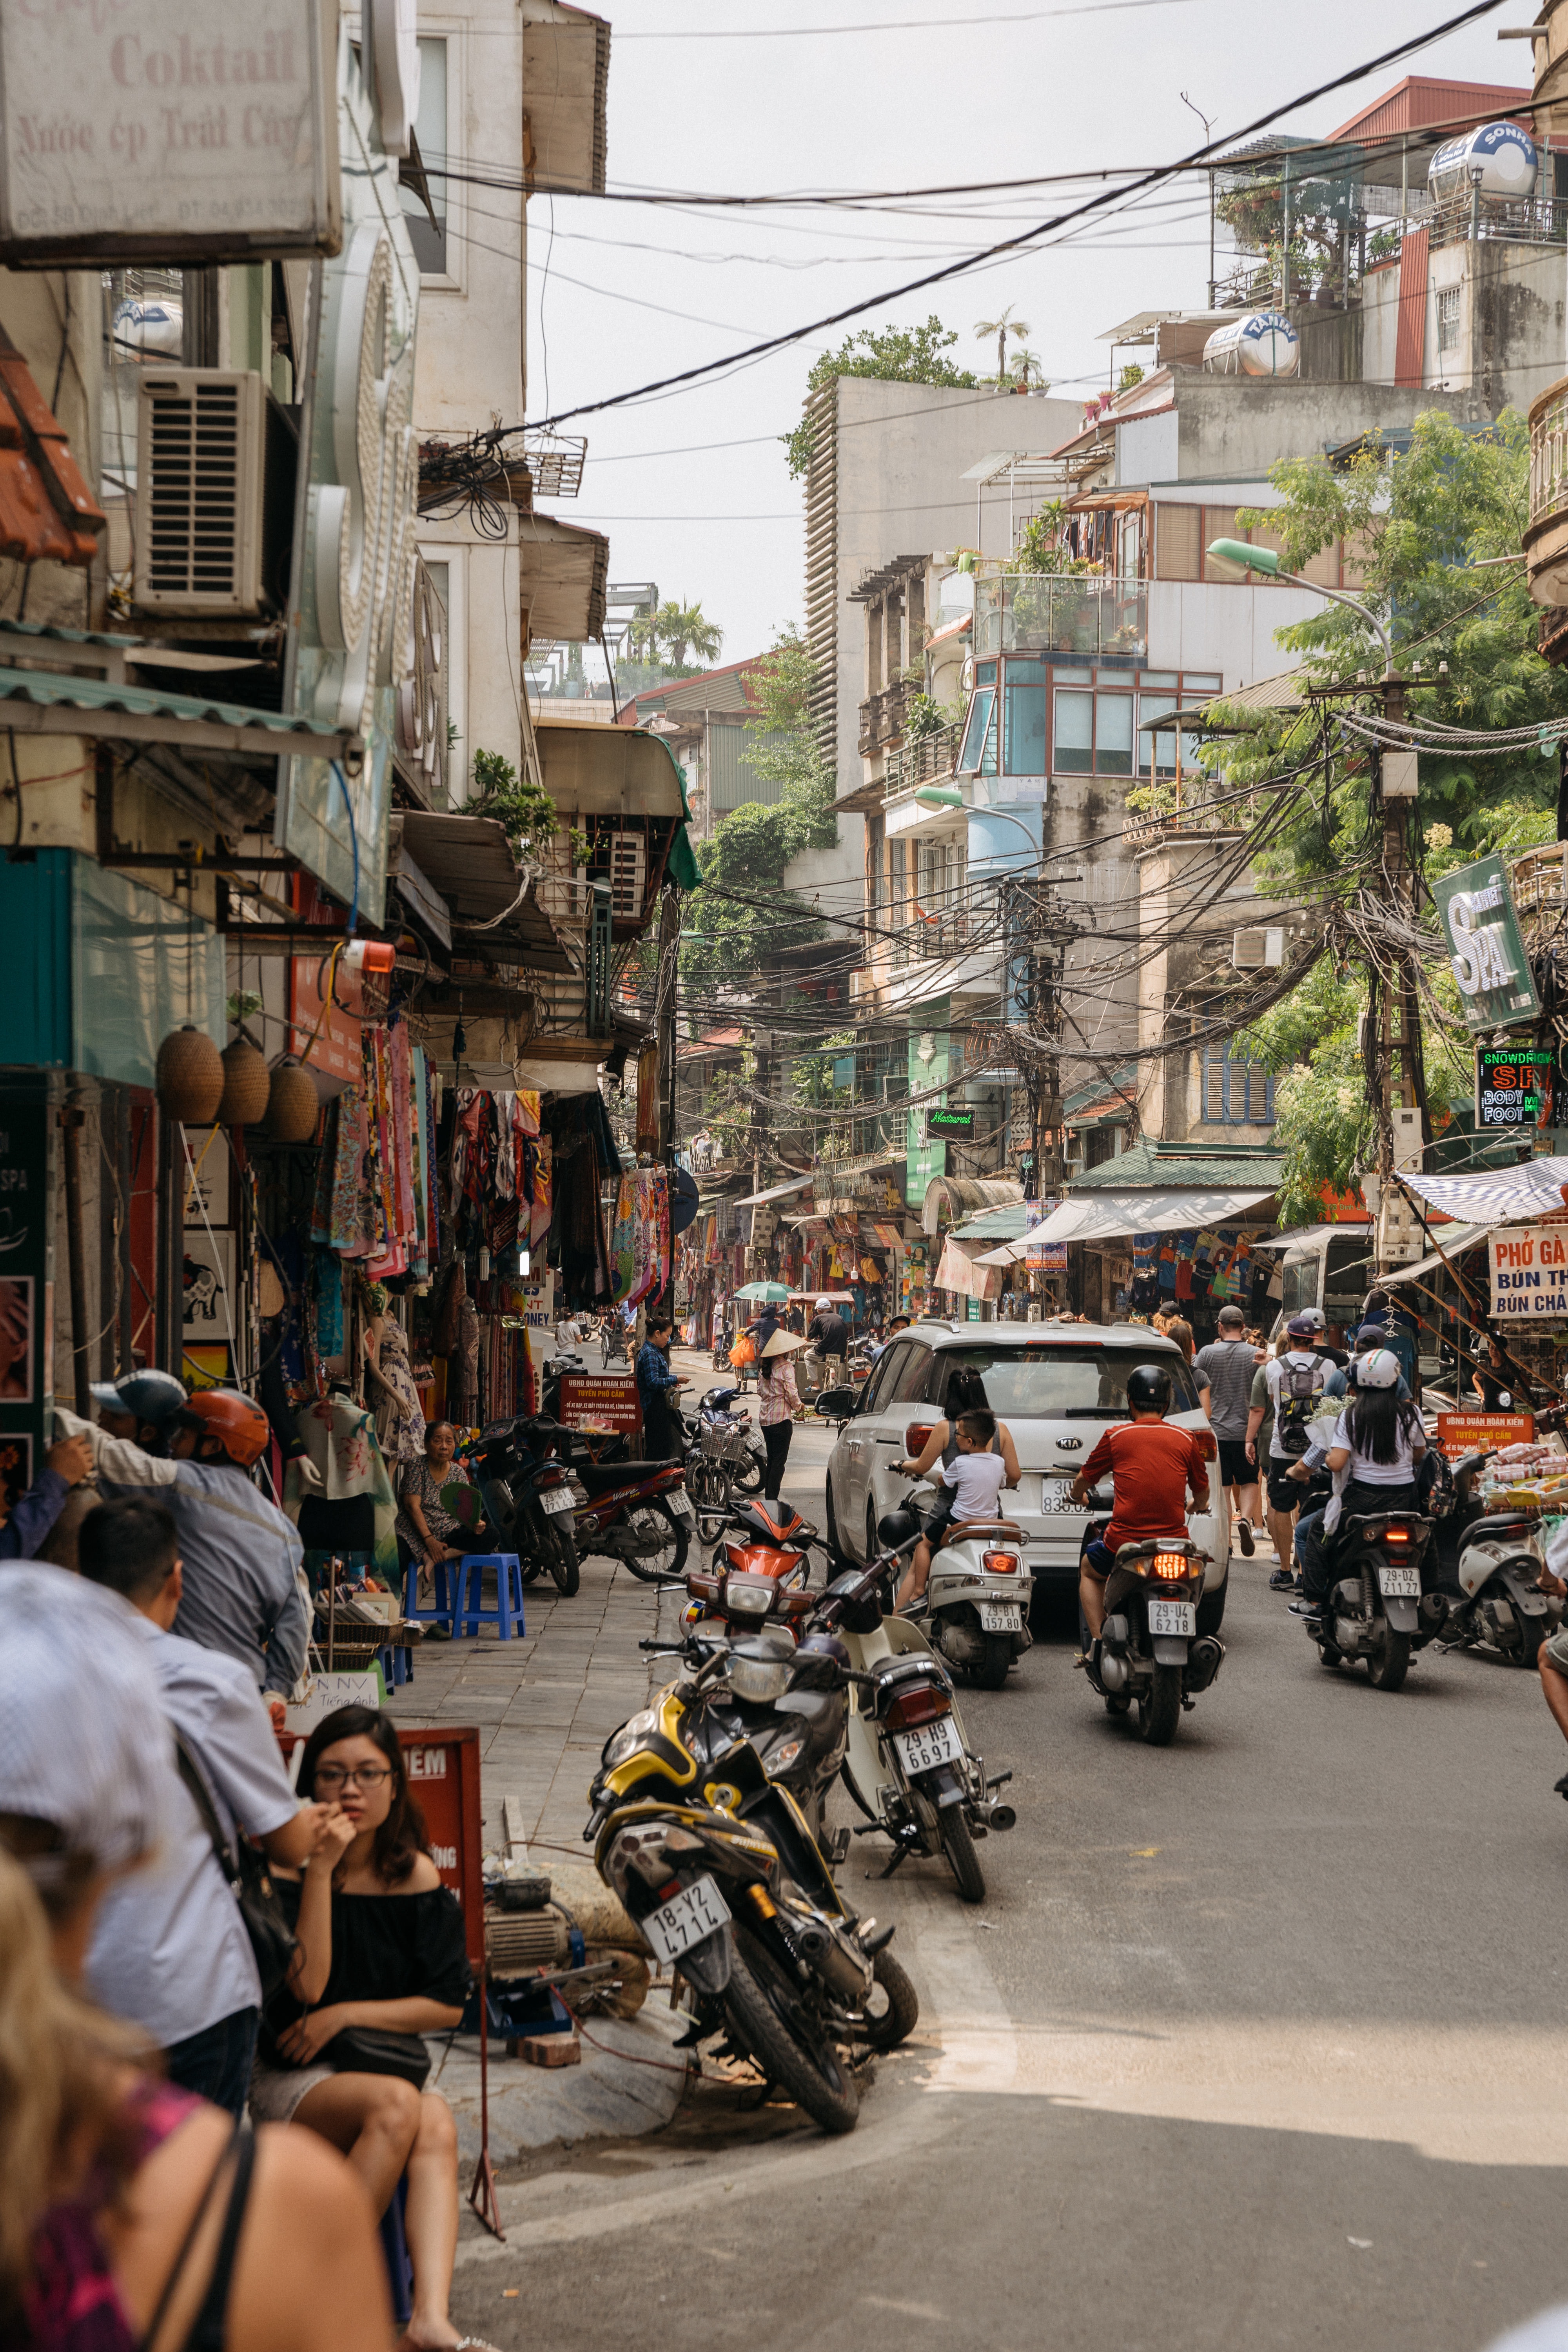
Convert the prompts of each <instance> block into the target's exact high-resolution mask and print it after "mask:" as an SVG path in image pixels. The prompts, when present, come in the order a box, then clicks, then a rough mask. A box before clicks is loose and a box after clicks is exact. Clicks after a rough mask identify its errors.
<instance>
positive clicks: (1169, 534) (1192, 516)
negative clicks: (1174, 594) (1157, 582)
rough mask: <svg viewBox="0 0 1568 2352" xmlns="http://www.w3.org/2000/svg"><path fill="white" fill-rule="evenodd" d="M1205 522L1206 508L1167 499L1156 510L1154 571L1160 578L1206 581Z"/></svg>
mask: <svg viewBox="0 0 1568 2352" xmlns="http://www.w3.org/2000/svg"><path fill="white" fill-rule="evenodd" d="M1203 523H1204V510H1203V509H1202V507H1189V506H1177V505H1176V503H1175V502H1174V500H1170V501H1166V500H1162V501H1161V503H1160V504H1159V506H1157V507H1156V508H1155V509H1154V524H1155V536H1154V569H1155V572H1156V574H1157V576H1158V577H1159V578H1160V579H1162V580H1198V579H1201V578H1202V576H1203V564H1202V558H1203Z"/></svg>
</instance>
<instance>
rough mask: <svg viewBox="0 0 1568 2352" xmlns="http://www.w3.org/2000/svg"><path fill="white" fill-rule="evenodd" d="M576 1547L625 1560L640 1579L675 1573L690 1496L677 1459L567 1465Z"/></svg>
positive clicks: (687, 1527)
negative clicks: (571, 1482) (572, 1491)
mask: <svg viewBox="0 0 1568 2352" xmlns="http://www.w3.org/2000/svg"><path fill="white" fill-rule="evenodd" d="M572 1476H573V1479H574V1483H575V1486H576V1487H577V1488H578V1490H579V1491H578V1493H577V1495H576V1496H575V1497H574V1501H575V1513H574V1529H575V1535H576V1542H577V1549H578V1551H579V1552H580V1553H582V1554H583V1555H584V1558H586V1557H587V1556H588V1555H589V1554H596V1555H598V1556H600V1557H602V1558H605V1559H618V1560H621V1561H623V1562H624V1563H625V1565H626V1567H627V1568H628V1569H629V1570H630V1571H631V1573H632V1574H633V1575H634V1576H635V1577H638V1578H640V1579H641V1580H642V1581H643V1582H644V1583H645V1584H655V1583H658V1581H659V1580H661V1579H663V1578H666V1577H671V1576H679V1574H680V1573H681V1571H682V1570H683V1569H684V1568H685V1566H686V1556H687V1553H688V1551H689V1549H690V1546H691V1525H692V1510H691V1497H690V1496H689V1495H688V1494H687V1492H686V1474H685V1467H684V1465H683V1464H681V1463H679V1462H674V1461H670V1462H626V1461H619V1462H587V1461H582V1460H577V1461H574V1463H573V1465H572Z"/></svg>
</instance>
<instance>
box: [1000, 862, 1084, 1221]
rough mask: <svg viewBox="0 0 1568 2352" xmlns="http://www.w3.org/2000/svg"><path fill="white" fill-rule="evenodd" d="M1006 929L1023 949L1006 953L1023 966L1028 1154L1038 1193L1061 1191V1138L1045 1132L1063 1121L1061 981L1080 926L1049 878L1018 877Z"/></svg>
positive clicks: (1013, 964)
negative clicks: (1050, 1139)
mask: <svg viewBox="0 0 1568 2352" xmlns="http://www.w3.org/2000/svg"><path fill="white" fill-rule="evenodd" d="M1011 895H1012V907H1011V908H1010V913H1011V916H1012V919H1011V921H1010V923H1009V929H1011V930H1013V931H1014V932H1015V934H1016V937H1017V940H1018V943H1019V947H1020V949H1021V950H1022V952H1021V953H1017V954H1015V955H1013V956H1010V957H1009V965H1010V967H1012V968H1013V969H1016V968H1017V967H1018V966H1020V965H1021V966H1022V968H1023V969H1022V973H1021V975H1020V976H1021V980H1022V985H1021V987H1020V988H1019V990H1018V994H1019V997H1020V999H1021V1006H1022V1011H1023V1013H1024V1022H1025V1027H1026V1031H1027V1034H1028V1036H1029V1040H1030V1043H1029V1046H1028V1049H1027V1051H1026V1055H1025V1057H1024V1081H1025V1085H1026V1088H1027V1090H1028V1097H1029V1154H1030V1166H1031V1168H1032V1169H1033V1171H1034V1180H1033V1181H1034V1191H1035V1194H1036V1197H1037V1199H1040V1200H1044V1199H1045V1198H1046V1197H1047V1195H1049V1194H1052V1193H1059V1192H1060V1191H1061V1188H1062V1186H1063V1184H1064V1183H1065V1182H1066V1181H1067V1170H1066V1166H1065V1164H1064V1162H1063V1160H1062V1154H1061V1146H1060V1144H1059V1142H1057V1141H1053V1142H1052V1143H1051V1145H1050V1147H1049V1150H1047V1145H1046V1138H1047V1135H1051V1136H1053V1137H1055V1136H1056V1135H1058V1133H1059V1130H1060V1128H1061V1121H1062V1086H1061V1060H1060V1045H1061V1030H1062V1010H1061V984H1062V971H1063V966H1064V964H1065V961H1066V958H1067V950H1068V945H1069V944H1070V942H1071V941H1072V940H1075V939H1076V938H1077V937H1078V931H1079V927H1078V925H1077V924H1076V923H1075V922H1074V921H1073V919H1072V918H1071V917H1070V916H1069V914H1068V910H1067V908H1066V907H1065V905H1064V904H1063V902H1062V899H1061V898H1060V896H1059V895H1058V891H1057V888H1056V886H1055V884H1054V883H1051V882H1039V881H1033V880H1031V881H1020V882H1016V883H1015V884H1014V885H1013V887H1012V894H1011Z"/></svg>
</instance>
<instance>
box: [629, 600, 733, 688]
mask: <svg viewBox="0 0 1568 2352" xmlns="http://www.w3.org/2000/svg"><path fill="white" fill-rule="evenodd" d="M647 639H648V644H649V646H650V648H654V647H658V646H663V648H664V651H665V654H666V656H667V657H668V664H669V667H670V668H671V669H677V670H679V669H685V668H687V667H688V664H687V659H686V652H687V647H688V646H689V647H690V649H691V651H692V652H693V653H694V654H695V655H696V656H697V657H698V664H699V665H706V664H707V663H709V662H711V661H713V660H714V659H715V658H716V657H717V655H718V652H719V648H720V646H721V645H722V644H723V642H724V632H723V630H722V629H721V628H717V627H715V625H714V624H713V623H712V622H711V621H710V620H709V619H708V617H707V615H706V614H705V613H704V612H703V610H702V607H701V605H700V604H677V603H675V601H674V600H673V599H671V600H670V601H669V602H668V603H666V604H661V605H660V606H659V608H658V612H657V613H655V614H653V616H652V619H651V620H650V621H649V623H648V629H647ZM694 667H695V665H694Z"/></svg>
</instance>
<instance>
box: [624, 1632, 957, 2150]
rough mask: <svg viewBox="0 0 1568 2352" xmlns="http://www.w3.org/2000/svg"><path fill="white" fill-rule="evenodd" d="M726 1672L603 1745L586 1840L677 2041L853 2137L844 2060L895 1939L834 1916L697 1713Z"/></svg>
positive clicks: (775, 1797) (851, 2081)
mask: <svg viewBox="0 0 1568 2352" xmlns="http://www.w3.org/2000/svg"><path fill="white" fill-rule="evenodd" d="M783 1671H784V1669H783V1668H782V1666H780V1667H775V1668H774V1669H773V1674H772V1675H768V1676H766V1677H764V1675H763V1672H762V1670H761V1667H760V1665H759V1672H758V1678H757V1682H756V1684H755V1685H753V1687H754V1688H755V1689H761V1688H762V1687H763V1681H764V1679H765V1680H766V1682H767V1686H768V1687H769V1689H770V1690H771V1689H772V1688H773V1683H774V1681H776V1679H777V1677H778V1675H780V1674H782V1673H783ZM732 1673H733V1666H732V1664H731V1661H730V1657H729V1653H728V1651H727V1650H724V1649H721V1650H719V1651H716V1652H715V1654H713V1655H712V1656H710V1657H709V1658H708V1659H706V1660H705V1662H704V1663H703V1664H701V1665H700V1666H699V1668H698V1670H697V1672H696V1673H695V1675H689V1676H686V1677H682V1678H681V1679H680V1680H679V1681H678V1682H676V1683H675V1684H674V1685H671V1687H670V1688H669V1689H668V1690H667V1691H666V1692H664V1693H663V1695H662V1696H660V1698H659V1699H658V1701H657V1703H656V1704H655V1705H654V1706H650V1707H647V1708H646V1709H644V1710H643V1711H642V1712H641V1713H639V1714H637V1715H634V1716H633V1717H631V1718H630V1720H629V1721H627V1722H626V1723H624V1724H623V1725H622V1726H621V1727H620V1729H619V1730H618V1731H616V1732H614V1733H613V1734H612V1735H611V1737H610V1738H609V1739H608V1740H607V1741H606V1742H605V1749H604V1753H603V1755H602V1757H601V1759H600V1765H599V1770H598V1772H597V1773H596V1774H595V1780H594V1783H593V1786H592V1788H591V1789H590V1790H589V1792H588V1801H589V1806H590V1809H591V1810H590V1812H589V1817H588V1823H587V1827H586V1828H585V1829H584V1832H583V1834H584V1839H586V1840H591V1841H592V1842H593V1844H594V1862H595V1867H596V1869H597V1870H598V1873H599V1875H600V1877H601V1878H602V1879H603V1880H604V1882H605V1885H606V1886H609V1887H611V1888H612V1889H613V1890H614V1892H615V1893H616V1895H618V1896H619V1898H620V1900H621V1902H622V1903H623V1904H624V1905H625V1906H626V1909H627V1910H628V1911H629V1912H630V1914H631V1916H632V1917H633V1918H634V1919H635V1920H636V1921H637V1925H638V1927H640V1929H641V1931H642V1934H643V1937H644V1938H645V1940H646V1941H647V1945H648V1947H649V1948H650V1950H651V1951H652V1952H653V1953H654V1955H655V1957H656V1958H658V1960H660V1961H661V1962H663V1963H664V1964H665V1965H666V1966H668V1967H669V1968H671V1969H674V1970H675V1972H676V1974H677V1976H678V1978H679V1981H680V1983H681V1985H682V1986H683V1988H684V1997H685V2000H686V2002H687V2005H688V2007H689V2009H690V2011H692V2013H693V2015H692V2025H691V2028H690V2031H689V2035H688V2037H687V2039H688V2041H689V2042H697V2041H700V2040H703V2039H705V2038H706V2037H707V2036H708V2035H709V2034H711V2033H714V2032H724V2033H725V2034H726V2035H727V2036H728V2042H729V2046H730V2047H731V2049H732V2050H734V2051H737V2052H738V2053H741V2054H742V2055H743V2056H745V2057H748V2058H750V2059H751V2060H752V2062H753V2063H755V2064H756V2065H757V2067H758V2068H759V2069H760V2071H761V2072H762V2074H763V2075H764V2076H765V2077H766V2078H767V2080H768V2081H770V2082H772V2083H776V2084H779V2085H780V2086H781V2087H782V2088H783V2089H784V2090H785V2091H787V2092H788V2094H789V2095H790V2096H791V2097H792V2098H793V2099H795V2102H796V2103H797V2104H798V2105H800V2106H801V2107H802V2108H803V2109H804V2110H805V2113H806V2114H807V2115H809V2116H811V2117H812V2119H813V2121H814V2122H816V2124H818V2125H820V2126H821V2127H822V2129H823V2130H825V2131H829V2132H846V2131H850V2130H852V2129H853V2128H854V2126H855V2123H856V2120H857V2116H858V2110H859V2090H858V2084H857V2082H856V2079H855V2075H854V2074H853V2072H852V2071H851V2067H850V2065H849V2063H848V2062H847V2059H846V2057H845V2055H844V2051H845V2046H846V2045H847V2044H852V2043H853V2042H855V2041H856V2040H857V2039H862V2040H868V2038H869V2033H870V2032H871V2031H874V2030H876V2021H875V2018H874V2016H873V2015H872V2014H870V2013H869V2011H870V2005H871V2004H872V2001H873V1989H874V1987H875V1985H876V1981H877V1969H876V1964H877V1958H878V1955H879V1953H880V1952H882V1951H883V1950H884V1949H885V1948H886V1947H887V1945H888V1944H889V1942H890V1941H891V1939H892V1934H893V1929H892V1926H891V1924H890V1923H889V1924H888V1925H886V1926H879V1925H878V1923H877V1922H876V1921H875V1920H873V1919H862V1918H858V1917H857V1916H855V1915H854V1914H853V1913H851V1912H849V1911H847V1909H846V1908H845V1906H844V1904H843V1903H842V1901H841V1900H840V1897H839V1894H838V1890H837V1887H836V1886H835V1885H834V1882H833V1875H832V1873H831V1871H830V1870H829V1868H828V1865H827V1864H826V1860H825V1859H824V1857H823V1854H822V1852H821V1849H820V1848H819V1847H818V1845H817V1843H816V1840H815V1838H814V1837H813V1836H812V1834H811V1830H810V1826H809V1824H808V1823H807V1821H806V1819H805V1814H804V1813H803V1812H802V1811H801V1809H800V1807H799V1805H798V1804H797V1803H796V1801H795V1799H794V1798H793V1797H792V1796H791V1794H790V1792H789V1790H787V1789H786V1788H784V1786H782V1785H781V1784H780V1783H778V1782H776V1781H773V1780H769V1778H768V1776H767V1773H766V1771H765V1770H764V1769H763V1763H762V1760H761V1759H760V1757H759V1755H758V1753H757V1750H756V1748H755V1747H754V1746H753V1745H752V1741H751V1740H750V1738H745V1737H743V1736H742V1737H738V1736H737V1733H738V1732H739V1731H743V1728H744V1727H743V1726H742V1725H740V1724H738V1723H737V1722H736V1721H735V1719H734V1717H733V1716H732V1714H731V1712H730V1711H729V1710H727V1709H726V1708H725V1707H724V1706H721V1705H719V1706H713V1707H711V1708H710V1707H709V1706H707V1705H706V1704H705V1703H704V1702H705V1700H706V1698H707V1697H708V1696H709V1694H710V1692H711V1691H712V1690H713V1687H714V1685H717V1684H718V1683H719V1682H720V1681H721V1679H723V1678H724V1677H725V1676H726V1675H732ZM777 1695H778V1696H782V1695H783V1693H782V1687H781V1688H780V1690H779V1692H778V1693H777ZM901 1973H902V1972H901V1971H900V1975H901ZM905 1981H906V1983H907V1979H906V1980H905ZM911 1998H912V1996H911ZM910 2022H912V2019H911V2021H910ZM905 2030H906V2031H907V2030H908V2029H907V2027H906V2029H905Z"/></svg>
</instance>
